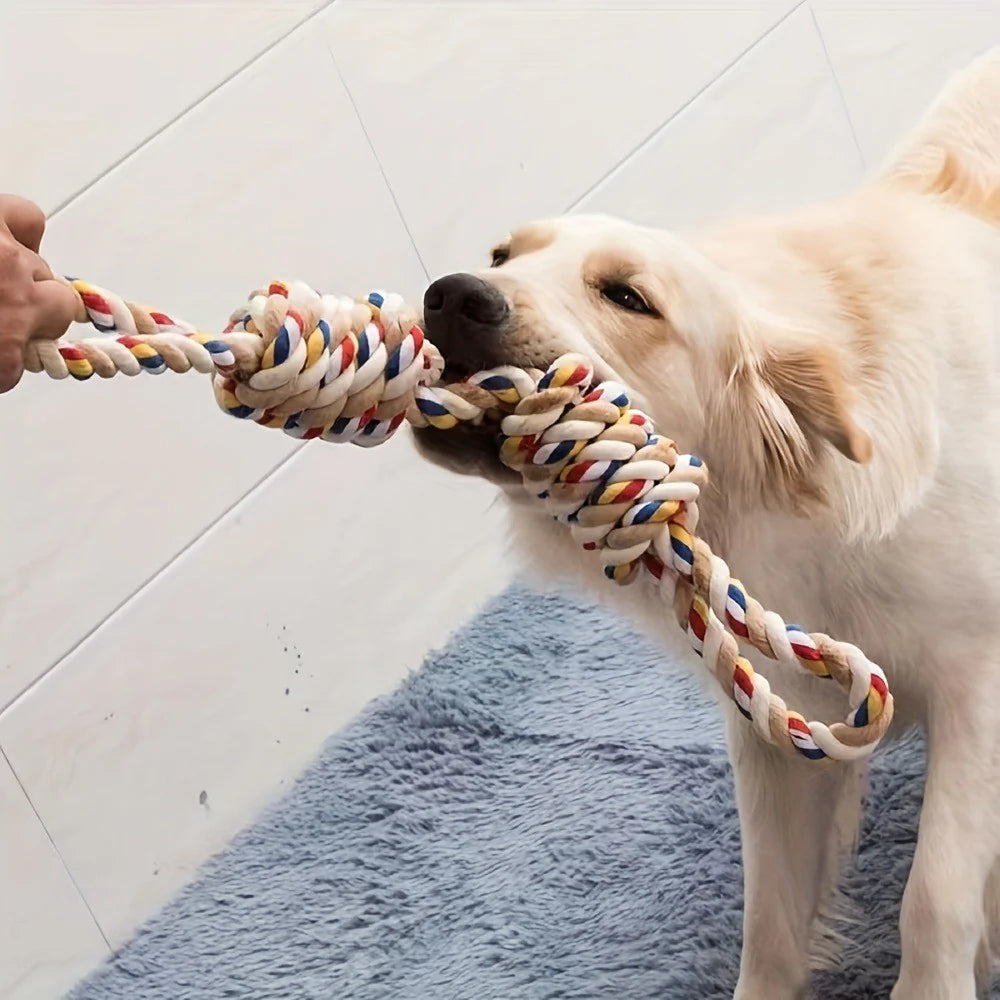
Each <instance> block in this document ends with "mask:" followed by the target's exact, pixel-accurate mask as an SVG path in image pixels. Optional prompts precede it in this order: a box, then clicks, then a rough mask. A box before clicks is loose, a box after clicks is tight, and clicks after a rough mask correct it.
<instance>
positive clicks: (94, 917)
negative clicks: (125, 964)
mask: <svg viewBox="0 0 1000 1000" xmlns="http://www.w3.org/2000/svg"><path fill="white" fill-rule="evenodd" d="M0 757H2V758H3V760H4V762H5V763H6V764H7V766H8V767H9V768H10V773H11V774H12V775H14V780H15V781H16V782H17V787H18V788H20V789H21V794H22V795H23V796H24V798H25V801H27V803H28V805H29V806H30V808H31V811H32V812H33V813H34V814H35V819H37V820H38V825H39V826H41V828H42V830H43V831H44V832H45V836H46V838H47V839H48V842H49V843H50V844H51V845H52V850H53V851H55V852H56V857H57V858H58V859H59V863H60V864H61V865H62V867H63V871H64V872H66V877H67V878H68V879H69V880H70V882H71V883H72V885H73V888H74V889H75V890H76V894H77V895H78V896H79V897H80V901H81V902H82V903H83V905H84V906H85V907H86V909H87V913H89V914H90V919H91V920H93V922H94V926H95V927H96V928H97V933H98V934H100V935H101V940H102V941H103V942H104V944H105V946H106V947H107V949H108V955H109V956H113V955H114V954H115V949H114V948H113V947H112V946H111V942H110V941H109V940H108V936H107V934H105V933H104V928H103V927H102V926H101V923H100V921H99V920H98V919H97V914H96V913H94V911H93V908H92V907H91V905H90V901H89V900H88V899H87V897H86V896H85V895H84V894H83V890H82V889H81V888H80V884H79V883H78V882H77V880H76V878H75V877H74V876H73V872H72V871H71V870H70V867H69V865H68V864H66V859H65V858H64V857H63V854H62V851H60V850H59V845H58V844H57V843H56V842H55V838H54V837H53V836H52V834H51V832H50V831H49V828H48V827H47V826H46V825H45V820H43V819H42V816H41V813H39V811H38V809H37V808H36V806H35V803H34V802H33V801H32V799H31V796H30V795H29V794H28V789H27V788H25V787H24V782H23V781H22V780H21V776H20V775H19V774H18V773H17V770H16V769H15V767H14V765H13V764H12V763H11V761H10V758H9V757H8V756H7V751H6V750H4V748H3V747H2V746H0Z"/></svg>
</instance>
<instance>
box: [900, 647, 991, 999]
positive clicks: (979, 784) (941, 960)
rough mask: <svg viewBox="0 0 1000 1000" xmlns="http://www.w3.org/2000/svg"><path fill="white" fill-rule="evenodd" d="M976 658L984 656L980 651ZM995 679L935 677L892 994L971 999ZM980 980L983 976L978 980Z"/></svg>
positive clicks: (986, 870) (985, 858)
mask: <svg viewBox="0 0 1000 1000" xmlns="http://www.w3.org/2000/svg"><path fill="white" fill-rule="evenodd" d="M974 662H978V663H986V662H988V658H987V657H986V656H984V657H981V658H977V659H976V660H975V661H974ZM993 687H994V685H993V678H992V677H991V676H990V674H989V673H988V672H987V671H982V673H981V674H980V675H979V676H976V677H971V678H970V677H969V675H968V673H965V674H964V675H962V674H960V673H957V672H956V674H954V675H951V676H949V677H948V678H947V679H946V678H944V677H942V679H941V683H940V684H939V686H938V688H937V689H936V693H935V701H934V702H933V703H932V705H931V707H930V711H929V715H928V719H927V780H926V783H925V785H924V802H923V807H922V809H921V812H920V830H919V833H918V836H917V848H916V851H915V853H914V857H913V866H912V868H911V869H910V877H909V879H908V880H907V883H906V891H905V893H904V894H903V906H902V911H901V913H900V944H901V948H902V960H901V963H900V972H899V980H898V981H897V983H896V987H895V989H894V990H893V992H892V998H893V1000H973V997H975V996H976V982H975V963H976V952H977V949H978V948H979V945H980V941H981V940H982V938H983V935H984V931H986V930H988V928H986V926H985V912H984V895H985V893H986V886H987V881H988V879H989V875H990V870H991V868H992V867H993V865H994V863H995V861H996V858H997V850H998V847H1000V733H998V727H997V714H998V713H997V707H996V705H997V702H996V695H995V692H994V690H993ZM982 985H985V984H982Z"/></svg>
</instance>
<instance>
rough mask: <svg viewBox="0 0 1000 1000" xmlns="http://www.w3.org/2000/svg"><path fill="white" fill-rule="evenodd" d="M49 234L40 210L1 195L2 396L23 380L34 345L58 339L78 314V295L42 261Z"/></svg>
mask: <svg viewBox="0 0 1000 1000" xmlns="http://www.w3.org/2000/svg"><path fill="white" fill-rule="evenodd" d="M44 232H45V214H44V213H43V212H42V210H41V209H40V208H39V207H38V206H37V205H35V204H34V203H33V202H30V201H26V200H25V199H24V198H18V197H16V196H15V195H9V194H5V195H0V393H2V392H7V390H8V389H13V388H14V386H15V385H17V383H18V382H19V381H20V379H21V374H22V372H23V371H24V349H25V346H26V345H27V343H28V341H29V340H33V339H34V338H36V337H42V338H48V339H51V340H55V339H56V338H58V337H60V336H62V334H64V333H65V332H66V328H67V327H68V326H69V325H70V323H72V322H73V318H74V316H75V315H76V307H77V298H76V293H75V292H74V291H73V290H72V289H71V288H70V287H69V286H67V285H65V284H63V283H62V282H61V281H59V280H57V279H56V278H55V277H53V275H52V271H51V270H50V269H49V266H48V264H46V263H45V261H44V260H42V258H41V257H39V256H38V249H39V246H40V244H41V242H42V235H43V234H44Z"/></svg>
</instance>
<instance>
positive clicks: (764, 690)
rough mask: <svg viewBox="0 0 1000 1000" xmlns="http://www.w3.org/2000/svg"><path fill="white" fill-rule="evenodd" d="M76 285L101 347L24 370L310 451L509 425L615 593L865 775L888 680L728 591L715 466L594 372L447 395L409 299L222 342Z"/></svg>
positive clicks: (287, 311) (784, 745)
mask: <svg viewBox="0 0 1000 1000" xmlns="http://www.w3.org/2000/svg"><path fill="white" fill-rule="evenodd" d="M65 280H66V281H67V283H68V284H69V285H70V286H71V287H72V288H73V289H74V290H75V291H76V292H77V295H78V299H79V302H78V308H77V317H76V318H77V320H78V321H79V322H89V323H90V324H91V325H92V326H94V327H96V328H97V329H98V330H99V331H101V333H102V334H103V335H102V336H100V337H92V338H87V339H84V340H79V341H72V342H70V341H58V342H53V341H32V342H31V343H30V344H29V345H28V351H27V357H26V364H25V367H26V368H27V369H28V370H29V371H34V372H42V371H44V372H46V373H47V374H48V375H50V376H51V377H52V378H56V379H62V378H66V377H68V376H69V377H72V378H75V379H78V380H86V379H89V378H91V377H92V376H93V375H95V374H96V375H98V376H100V377H102V378H110V377H111V376H113V375H115V374H117V373H118V372H121V373H122V374H125V375H138V374H140V373H141V372H147V373H150V374H155V375H158V374H161V373H163V372H165V371H167V370H170V371H175V372H185V371H189V370H191V369H192V368H193V369H195V370H196V371H199V372H203V373H206V374H212V376H213V378H212V384H213V390H214V393H215V399H216V402H217V403H218V405H219V406H220V408H221V409H222V410H224V411H225V412H226V413H228V414H229V415H230V416H233V417H236V418H238V419H241V420H252V421H254V422H255V423H258V424H262V425H264V426H266V427H278V428H281V429H282V430H283V431H284V432H285V433H286V434H290V435H292V436H293V437H296V438H300V439H311V438H320V439H322V440H324V441H335V442H336V441H350V442H352V443H354V444H359V445H363V446H372V445H376V444H380V443H381V442H382V441H385V440H387V439H388V438H389V437H390V436H391V435H392V434H393V433H394V432H395V430H396V429H397V428H398V427H399V426H400V425H401V424H402V422H403V421H404V420H407V421H409V422H410V423H411V424H412V425H414V426H416V427H435V428H438V429H441V430H449V429H451V428H453V427H455V426H457V425H458V424H460V423H474V424H479V423H482V422H484V421H485V422H488V423H490V424H491V425H492V424H498V425H499V426H500V428H501V431H502V435H501V443H500V457H501V459H502V461H503V462H504V463H505V464H506V465H508V466H510V467H511V468H512V469H515V470H517V471H518V472H519V473H520V474H521V477H522V480H523V482H524V485H525V487H526V489H527V490H528V491H529V492H530V493H532V494H533V495H534V496H535V497H537V498H538V500H539V501H540V502H542V503H544V504H545V506H546V508H547V509H548V510H549V511H550V512H551V513H552V514H553V516H554V517H555V518H556V519H557V520H559V521H562V522H563V523H564V524H566V525H567V526H568V528H569V531H570V533H571V535H572V537H573V538H574V540H575V541H577V542H578V543H579V544H580V545H581V546H582V547H583V548H584V549H586V550H589V551H594V552H596V553H598V554H599V556H600V558H601V560H602V563H603V566H604V573H605V575H606V576H607V577H608V578H609V579H610V580H612V581H614V582H615V583H618V584H623V585H624V584H629V583H632V582H633V581H634V580H636V579H637V577H639V576H640V575H642V576H645V577H647V578H648V579H651V580H652V581H653V582H654V583H655V585H656V587H657V588H658V589H659V591H660V593H661V594H662V596H663V598H664V599H665V600H666V601H668V602H669V603H671V604H672V605H673V607H674V610H675V613H676V615H677V619H678V622H679V624H680V626H681V628H682V629H683V630H684V631H685V632H686V634H687V636H688V639H689V641H690V643H691V645H692V647H693V648H694V649H695V651H696V652H697V653H698V654H699V655H700V656H701V657H702V658H703V659H704V660H705V661H706V663H707V664H708V665H709V667H710V669H711V670H712V672H713V673H714V675H715V677H716V679H717V680H718V682H719V683H720V684H721V686H722V688H723V690H724V691H725V692H726V693H727V694H728V696H729V697H731V698H732V699H733V701H734V702H735V703H736V706H737V708H738V709H739V710H740V712H742V714H743V715H744V716H746V718H747V719H748V720H749V721H750V723H751V725H752V726H753V729H754V731H755V732H756V733H757V734H758V735H759V736H760V737H761V738H762V739H763V740H765V741H766V742H767V743H770V744H772V745H774V746H776V747H778V748H780V749H782V750H785V751H788V752H791V753H793V754H801V755H802V756H804V757H806V758H807V759H809V760H824V759H834V760H855V759H858V758H860V757H863V756H865V755H866V754H868V753H870V752H871V751H872V750H873V749H874V747H875V746H876V745H877V744H878V742H879V740H881V738H882V737H883V736H884V735H885V732H886V731H887V729H888V727H889V725H890V723H891V721H892V715H893V699H892V694H891V693H890V691H889V687H888V684H887V682H886V677H885V674H884V673H883V672H882V670H881V669H880V668H879V667H878V666H876V665H875V664H874V663H872V662H871V661H870V660H869V659H868V658H867V657H866V656H865V655H864V653H863V652H862V651H861V650H860V649H858V648H857V647H856V646H852V645H851V644H850V643H846V642H839V641H838V640H836V639H831V638H830V637H829V636H827V635H824V634H823V633H820V632H816V633H808V632H806V631H805V630H804V629H802V628H800V627H799V626H798V625H787V624H786V623H785V622H784V621H783V620H782V618H781V617H780V616H779V615H777V614H776V613H775V612H773V611H768V610H766V609H765V608H763V607H762V606H761V605H760V604H759V603H758V602H757V601H756V600H754V598H753V597H751V596H750V594H749V593H748V592H747V590H746V588H745V587H744V586H743V584H742V583H741V582H740V581H739V580H737V579H735V578H733V577H732V576H731V574H730V571H729V567H728V566H727V565H726V563H725V562H724V561H723V560H722V559H721V558H720V557H719V556H717V555H715V554H714V553H713V552H712V550H711V548H710V547H709V546H708V544H707V543H706V542H705V541H703V540H702V539H700V538H698V536H697V535H696V533H695V532H696V529H697V524H698V503H697V501H698V497H699V494H700V491H701V489H702V488H703V486H704V485H705V483H706V482H707V477H708V472H707V469H706V468H705V466H704V464H703V463H702V462H701V460H700V459H699V458H698V457H697V456H695V455H685V454H680V453H678V451H677V449H676V446H675V445H674V442H673V441H671V440H670V439H669V438H665V437H661V436H659V435H657V434H656V432H655V429H654V427H653V422H652V421H651V420H650V418H649V417H648V416H647V415H646V414H645V413H642V412H641V411H640V410H637V409H633V408H632V406H631V401H630V399H629V395H628V391H627V390H626V389H625V387H624V386H621V385H618V384H617V383H614V382H604V383H601V384H599V385H597V386H593V385H592V383H593V380H594V368H593V365H592V363H591V362H590V361H589V360H588V359H587V358H586V357H583V356H581V355H575V354H568V355H564V356H563V357H561V358H559V359H558V360H556V361H555V362H554V363H553V364H552V366H551V367H550V368H549V369H548V371H546V372H544V373H542V372H539V371H534V370H524V369H521V368H516V367H513V366H504V367H500V368H495V369H491V370H489V371H483V372H479V373H477V374H475V375H473V376H471V377H470V378H468V379H465V380H463V381H461V382H456V383H451V384H448V385H444V384H442V383H441V382H440V379H441V376H442V373H443V371H444V362H443V359H442V358H441V355H440V353H439V352H438V350H437V349H436V348H435V347H434V345H433V344H431V343H430V341H428V340H427V339H426V337H425V336H424V332H423V330H422V328H421V327H420V324H419V322H418V317H417V314H416V313H415V312H414V310H412V309H411V308H410V307H408V306H407V305H406V303H405V302H404V301H403V299H402V298H401V297H400V296H398V295H394V294H390V293H386V292H381V291H373V292H369V293H368V295H366V296H364V297H363V298H360V299H352V298H348V297H345V296H336V295H321V294H319V293H318V292H316V291H314V290H313V289H312V288H310V287H309V286H308V285H306V284H305V283H304V282H300V281H293V282H287V281H272V282H270V283H269V284H268V285H266V286H264V287H263V288H261V289H258V290H256V291H254V292H252V293H251V294H250V296H249V298H248V300H247V302H246V303H245V304H244V305H242V306H240V307H239V308H238V309H237V310H235V311H234V312H233V314H232V315H231V316H230V320H229V324H228V325H227V326H226V328H225V330H224V331H223V333H222V334H220V335H215V336H212V335H209V334H205V333H202V332H201V331H199V330H198V329H196V328H195V327H193V326H192V325H191V324H189V323H186V322H185V321H183V320H181V319H178V318H176V317H173V316H171V315H169V314H167V313H164V312H160V311H157V310H153V309H149V308H147V307H144V306H139V305H136V304H135V303H132V302H128V301H126V300H124V299H122V298H120V297H119V296H117V295H115V294H113V293H111V292H108V291H105V290H104V289H101V288H98V287H97V286H96V285H90V284H88V283H86V282H83V281H79V280H75V279H65ZM741 642H742V643H743V644H744V645H747V646H750V647H753V648H754V649H756V650H757V651H758V652H760V653H762V654H763V655H764V656H767V657H769V658H770V659H772V660H775V661H777V662H779V663H781V664H783V665H785V666H787V667H790V668H794V669H804V670H806V671H808V672H809V673H810V674H812V675H814V676H816V677H819V678H832V679H833V680H834V681H836V683H837V684H838V685H839V686H840V687H841V688H842V689H843V690H844V692H845V694H846V696H847V701H848V705H849V711H848V714H847V717H846V719H845V721H843V722H837V723H834V724H832V725H827V724H825V723H823V722H817V721H806V719H805V718H804V717H803V716H802V715H801V714H800V713H798V712H795V711H793V710H791V709H789V708H788V706H787V705H786V704H785V702H784V701H783V700H782V699H781V698H780V697H779V696H778V695H777V694H775V693H774V692H773V691H772V690H771V686H770V684H769V683H768V681H767V679H766V678H765V677H764V676H763V675H762V674H760V673H757V672H755V671H754V669H753V667H752V666H751V664H750V662H749V660H747V659H746V657H744V656H742V655H741V654H740V643H741Z"/></svg>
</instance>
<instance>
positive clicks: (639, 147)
mask: <svg viewBox="0 0 1000 1000" xmlns="http://www.w3.org/2000/svg"><path fill="white" fill-rule="evenodd" d="M806 2H807V0H798V2H797V3H796V4H795V5H794V6H793V7H791V8H789V9H788V10H786V11H785V13H784V14H782V15H781V17H780V18H778V20H777V21H775V22H774V24H772V25H771V27H769V28H768V29H767V31H765V32H764V33H763V34H762V35H760V36H759V37H758V38H755V39H754V40H753V41H752V42H751V43H750V44H749V45H748V46H747V47H746V48H744V49H743V50H742V51H741V52H739V54H737V55H736V56H735V57H734V58H733V59H731V60H730V61H729V62H728V63H726V65H725V66H723V67H722V69H721V70H719V72H718V73H716V74H715V76H713V77H712V79H711V80H709V81H708V82H707V83H706V84H705V85H704V86H702V87H700V88H699V89H698V90H697V92H696V93H694V94H692V95H691V97H689V98H688V99H687V100H686V101H685V102H684V103H683V104H682V105H681V106H680V107H679V108H677V109H676V110H674V111H672V112H671V113H670V114H669V115H668V116H667V118H666V119H664V120H663V121H662V122H660V124H659V125H657V126H656V128H654V129H653V130H652V131H651V132H650V133H649V134H648V135H647V136H645V137H644V138H643V139H640V140H639V142H638V143H637V144H636V145H635V146H633V147H632V149H631V150H629V152H627V153H626V154H625V156H624V157H622V159H620V160H619V161H618V162H617V163H615V164H614V165H613V166H612V167H610V168H609V169H608V170H606V171H605V172H604V173H603V174H602V175H601V176H600V177H598V178H597V180H596V181H594V183H593V184H591V185H590V187H588V188H587V189H586V190H585V191H584V192H583V194H581V195H580V196H579V197H578V198H576V199H575V200H574V201H572V202H570V204H569V205H567V206H566V208H565V209H563V211H564V212H572V211H573V210H574V209H576V208H579V207H580V205H582V204H583V202H585V201H586V200H587V199H588V198H590V197H592V196H593V195H595V194H596V193H597V192H598V191H599V190H600V189H601V188H602V187H604V185H605V184H607V183H608V181H610V180H612V179H613V178H614V177H616V176H617V175H618V174H619V173H620V172H621V171H622V170H623V169H624V168H625V167H626V166H628V164H629V163H631V162H632V160H633V159H635V157H637V156H638V155H639V154H640V153H642V152H643V151H644V150H645V149H647V148H648V147H649V146H651V145H652V144H653V143H654V142H656V140H657V139H658V138H659V137H660V136H661V135H662V134H663V132H664V131H665V130H666V128H667V127H668V126H669V125H670V124H671V122H673V121H674V120H675V119H676V118H677V117H678V116H679V115H681V114H683V113H684V112H685V111H687V109H688V108H690V107H691V105H692V104H694V102H695V101H697V100H698V99H699V98H700V97H701V96H702V95H703V94H704V93H705V92H706V91H707V90H709V88H711V87H713V86H715V84H716V83H718V82H719V80H721V79H722V78H723V77H724V76H725V75H726V74H727V73H728V72H729V71H730V70H731V69H733V68H734V67H735V66H736V65H737V63H739V62H741V61H742V60H743V58H744V57H745V56H747V55H749V54H750V53H751V52H752V51H753V50H754V49H755V48H756V47H757V46H758V45H760V43H761V42H763V41H764V39H765V38H768V37H769V36H770V35H772V34H773V33H774V32H775V31H777V30H778V29H779V28H780V27H781V26H782V25H783V24H784V23H785V22H786V21H787V20H788V19H789V18H790V17H791V16H792V15H793V14H794V13H795V12H796V11H797V10H799V9H800V8H801V7H802V6H803V5H805V4H806Z"/></svg>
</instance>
